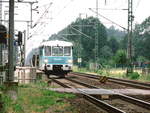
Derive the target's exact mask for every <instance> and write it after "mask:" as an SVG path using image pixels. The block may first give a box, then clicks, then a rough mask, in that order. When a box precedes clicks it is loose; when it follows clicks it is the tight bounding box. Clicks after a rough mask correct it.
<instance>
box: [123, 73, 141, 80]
mask: <svg viewBox="0 0 150 113" xmlns="http://www.w3.org/2000/svg"><path fill="white" fill-rule="evenodd" d="M126 76H127V77H128V78H130V79H133V80H136V79H138V78H139V77H140V74H138V73H137V72H133V73H128V74H127V75H126Z"/></svg>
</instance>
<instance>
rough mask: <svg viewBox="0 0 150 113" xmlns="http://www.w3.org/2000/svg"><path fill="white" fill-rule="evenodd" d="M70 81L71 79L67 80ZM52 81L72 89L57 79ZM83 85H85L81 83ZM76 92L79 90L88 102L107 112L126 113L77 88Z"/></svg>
mask: <svg viewBox="0 0 150 113" xmlns="http://www.w3.org/2000/svg"><path fill="white" fill-rule="evenodd" d="M67 80H70V79H67ZM52 81H54V82H56V83H57V84H59V85H61V86H63V87H64V88H72V87H70V86H69V85H66V84H64V83H62V82H60V81H59V80H56V79H52ZM81 84H82V85H83V83H81ZM75 90H77V91H78V92H79V93H80V94H81V95H82V96H83V97H84V98H85V99H86V100H88V101H90V102H91V103H93V104H94V105H96V106H98V107H100V108H103V109H104V110H106V111H107V112H111V113H126V112H124V111H122V110H120V109H118V108H116V107H114V106H112V105H110V104H108V103H106V102H104V101H101V100H99V99H97V98H95V97H93V96H90V95H89V94H86V93H85V92H82V91H80V90H78V89H77V88H75Z"/></svg>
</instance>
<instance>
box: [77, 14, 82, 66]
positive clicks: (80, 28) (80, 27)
mask: <svg viewBox="0 0 150 113" xmlns="http://www.w3.org/2000/svg"><path fill="white" fill-rule="evenodd" d="M79 18H80V19H81V13H80V14H79ZM81 21H82V20H80V23H79V24H80V26H79V31H80V32H82V22H81ZM81 38H82V35H81V34H80V36H79V53H78V54H79V55H78V61H79V68H81V62H82V58H81V51H82V47H81Z"/></svg>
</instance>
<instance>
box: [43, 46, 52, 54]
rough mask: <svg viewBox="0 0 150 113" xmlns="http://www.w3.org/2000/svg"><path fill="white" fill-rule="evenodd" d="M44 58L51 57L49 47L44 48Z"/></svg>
mask: <svg viewBox="0 0 150 113" xmlns="http://www.w3.org/2000/svg"><path fill="white" fill-rule="evenodd" d="M44 50H45V56H51V46H45V49H44Z"/></svg>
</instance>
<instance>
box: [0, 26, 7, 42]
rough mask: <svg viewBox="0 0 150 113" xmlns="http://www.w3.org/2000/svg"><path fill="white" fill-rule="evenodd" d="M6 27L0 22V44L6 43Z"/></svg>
mask: <svg viewBox="0 0 150 113" xmlns="http://www.w3.org/2000/svg"><path fill="white" fill-rule="evenodd" d="M6 38H7V29H6V27H5V26H4V25H2V24H0V44H2V43H3V44H6V43H7V39H6Z"/></svg>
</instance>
